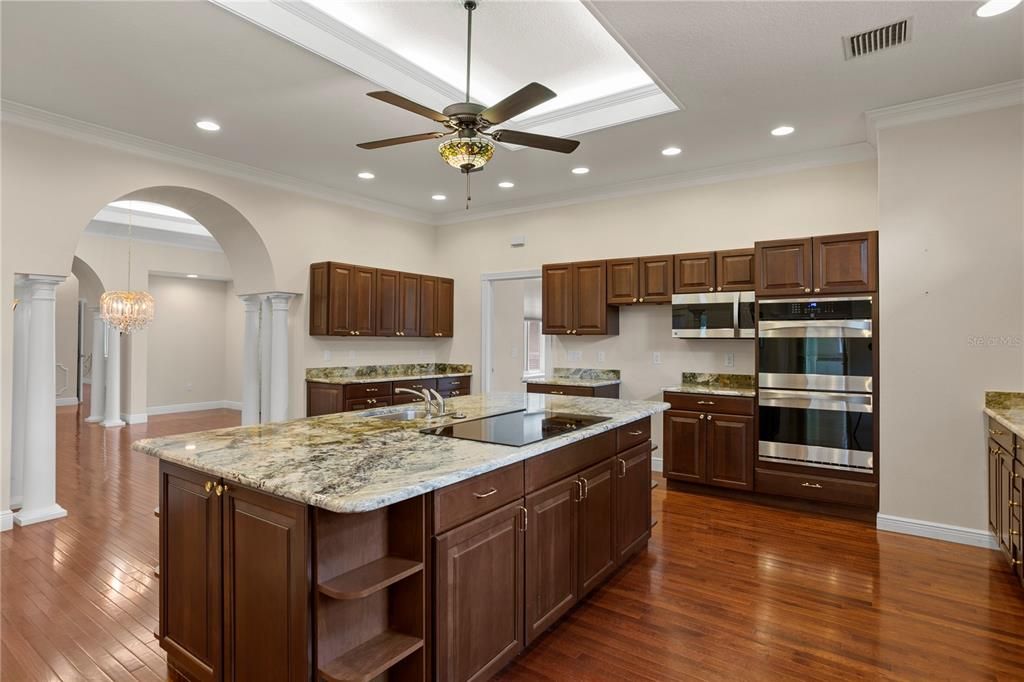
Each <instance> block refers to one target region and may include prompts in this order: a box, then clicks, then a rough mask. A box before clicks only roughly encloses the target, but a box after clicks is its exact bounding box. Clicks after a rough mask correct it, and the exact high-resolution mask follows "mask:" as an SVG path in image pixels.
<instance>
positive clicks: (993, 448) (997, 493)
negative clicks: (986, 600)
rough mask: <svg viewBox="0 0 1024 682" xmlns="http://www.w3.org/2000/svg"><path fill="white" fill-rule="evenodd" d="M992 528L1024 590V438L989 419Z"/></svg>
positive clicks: (989, 476) (988, 445) (990, 522)
mask: <svg viewBox="0 0 1024 682" xmlns="http://www.w3.org/2000/svg"><path fill="white" fill-rule="evenodd" d="M988 436H989V438H988V442H987V447H988V525H989V529H991V531H992V534H993V535H994V536H995V538H996V540H997V541H998V544H999V549H1001V550H1002V551H1003V555H1004V556H1005V557H1006V560H1007V562H1008V563H1009V565H1010V568H1011V570H1013V572H1014V573H1015V574H1016V575H1017V579H1018V581H1019V582H1020V583H1021V586H1022V587H1024V564H1022V562H1024V542H1022V538H1024V535H1022V533H1024V523H1022V522H1021V516H1022V514H1021V505H1022V504H1024V490H1022V488H1024V486H1022V482H1024V457H1022V455H1021V450H1022V448H1024V442H1022V441H1024V439H1021V437H1020V436H1018V435H1016V434H1015V433H1013V432H1012V431H1010V430H1009V429H1007V428H1006V427H1005V426H1003V425H1002V424H1000V423H999V421H997V420H996V419H993V418H992V417H989V418H988Z"/></svg>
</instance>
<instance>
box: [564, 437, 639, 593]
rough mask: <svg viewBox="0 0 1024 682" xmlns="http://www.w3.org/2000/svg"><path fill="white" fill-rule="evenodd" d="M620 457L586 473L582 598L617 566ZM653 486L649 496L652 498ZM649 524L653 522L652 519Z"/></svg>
mask: <svg viewBox="0 0 1024 682" xmlns="http://www.w3.org/2000/svg"><path fill="white" fill-rule="evenodd" d="M618 459H619V458H618V456H616V457H612V458H611V459H608V460H605V461H604V462H601V463H600V464H596V465H594V466H592V467H590V468H589V469H586V470H584V471H582V472H581V473H580V475H579V481H580V484H581V486H582V488H583V498H582V499H581V500H580V514H579V555H580V596H581V597H582V596H584V595H586V594H587V593H588V592H590V591H591V590H593V589H594V587H596V586H597V585H598V584H600V583H601V582H602V581H603V580H604V579H605V578H607V577H608V576H609V575H611V572H612V571H614V570H615V567H616V566H617V559H618V552H616V549H615V493H616V492H617V491H616V487H617V486H616V484H617V480H616V478H615V471H616V469H617V468H618ZM650 485H651V484H650V483H648V484H647V487H648V490H647V495H648V497H650V494H651V491H650ZM648 521H649V519H648Z"/></svg>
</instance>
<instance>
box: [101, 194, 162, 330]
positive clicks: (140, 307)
mask: <svg viewBox="0 0 1024 682" xmlns="http://www.w3.org/2000/svg"><path fill="white" fill-rule="evenodd" d="M131 285H132V209H131V203H129V204H128V286H129V287H131ZM155 308H156V306H155V302H154V301H153V296H152V295H150V293H149V292H148V291H105V292H103V295H102V296H100V317H102V318H103V319H104V320H106V321H107V323H108V324H110V325H111V326H112V327H114V328H115V329H117V330H118V331H120V332H121V333H123V334H131V333H132V332H137V331H140V330H142V329H145V328H146V327H148V326H149V324H150V323H151V322H152V321H153V314H154V312H155Z"/></svg>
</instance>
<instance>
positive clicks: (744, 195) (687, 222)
mask: <svg viewBox="0 0 1024 682" xmlns="http://www.w3.org/2000/svg"><path fill="white" fill-rule="evenodd" d="M595 172H598V171H597V169H595ZM877 197H878V188H877V174H876V166H875V162H874V161H873V160H871V161H863V162H858V163H852V164H844V165H836V166H829V167H824V168H816V169H812V170H803V171H798V172H788V173H780V174H777V175H769V176H763V177H758V178H751V179H745V180H737V181H732V182H722V183H718V184H711V185H702V186H696V187H688V188H682V189H677V190H671V191H665V192H659V193H651V194H644V195H639V196H633V197H628V198H620V199H610V200H606V201H597V202H591V203H586V204H579V205H575V206H566V207H561V208H552V209H544V210H538V211H532V212H528V213H519V214H515V215H510V216H504V217H498V218H492V219H486V220H480V221H475V222H468V223H461V224H456V225H449V226H443V227H440V228H438V247H439V248H438V260H439V262H440V263H441V264H442V265H441V267H442V269H443V270H446V271H448V272H450V273H452V275H453V276H454V277H455V286H456V290H455V306H456V315H455V319H456V330H455V339H454V340H453V343H452V350H451V352H452V357H454V358H457V359H458V360H459V361H464V362H472V363H473V364H474V366H479V362H480V275H481V273H487V272H508V271H518V270H530V269H539V268H540V266H541V265H542V264H544V263H557V262H560V261H572V260H587V259H603V258H619V257H627V256H653V255H659V254H671V253H683V252H688V251H712V250H718V249H735V248H745V247H752V246H753V245H754V242H755V241H757V240H763V239H775V238H782V237H804V236H811V235H816V234H830V233H837V232H853V231H858V230H871V229H875V228H876V226H877V224H878V204H877ZM515 235H525V236H526V246H525V247H522V248H511V247H510V246H509V242H510V240H511V238H512V237H513V236H515ZM619 327H620V330H619V335H618V336H608V337H578V338H570V337H565V336H559V337H554V339H553V343H552V352H553V355H554V357H553V358H552V361H551V364H552V365H557V366H559V367H609V368H615V369H621V370H622V387H621V396H622V397H623V398H626V399H643V400H650V399H655V398H660V396H661V390H660V389H661V388H662V387H663V386H670V385H673V384H678V383H679V375H680V372H682V371H683V370H691V371H698V372H701V371H707V372H725V373H737V374H742V373H752V372H753V368H754V352H755V351H754V343H753V341H750V340H741V339H723V340H717V339H714V340H712V339H699V340H680V339H673V338H671V330H672V321H671V306H669V305H654V306H651V305H644V306H633V307H630V306H623V307H622V308H621V312H620V317H619ZM570 351H580V352H581V353H582V356H581V358H580V359H579V360H577V361H572V362H570V361H569V360H568V353H569V352H570ZM600 351H603V352H604V353H605V356H604V362H603V363H601V362H598V360H597V353H598V352H600ZM654 352H659V353H661V364H660V365H655V364H653V353H654ZM727 353H733V354H734V355H735V367H727V366H726V365H725V361H726V354H727ZM655 422H656V423H655V431H654V437H655V440H656V442H658V443H659V444H660V442H661V421H660V420H658V419H656V420H655ZM658 454H660V453H658ZM655 464H656V465H657V464H658V462H656V463H655Z"/></svg>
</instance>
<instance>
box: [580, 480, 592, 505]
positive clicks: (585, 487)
mask: <svg viewBox="0 0 1024 682" xmlns="http://www.w3.org/2000/svg"><path fill="white" fill-rule="evenodd" d="M580 481H581V482H582V483H583V499H584V500H585V499H587V498H588V497H590V483H588V482H587V479H585V478H583V477H582V476H580Z"/></svg>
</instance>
